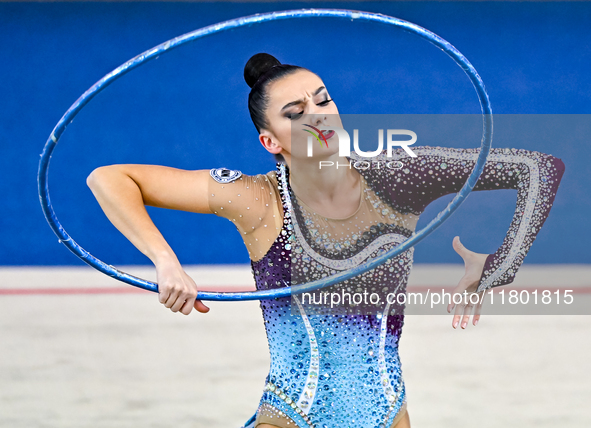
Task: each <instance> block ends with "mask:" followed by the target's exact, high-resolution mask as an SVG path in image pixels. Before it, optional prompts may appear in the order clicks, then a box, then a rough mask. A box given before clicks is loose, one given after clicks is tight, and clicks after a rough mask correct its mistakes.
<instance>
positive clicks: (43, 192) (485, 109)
mask: <svg viewBox="0 0 591 428" xmlns="http://www.w3.org/2000/svg"><path fill="white" fill-rule="evenodd" d="M317 17H326V18H340V19H349V20H352V21H355V20H356V21H372V22H378V23H382V24H388V25H394V26H396V27H399V28H401V29H403V30H405V31H408V32H411V33H413V34H416V35H418V36H420V37H422V38H423V39H426V40H427V41H429V42H431V43H432V44H434V45H435V46H437V47H438V48H440V49H441V50H443V51H444V52H445V53H446V54H447V55H449V56H450V57H451V58H452V59H453V60H454V61H455V62H456V64H458V65H459V66H460V67H461V68H462V69H463V70H464V72H465V73H466V74H467V75H468V77H469V79H470V81H471V82H472V84H473V85H474V88H475V89H476V93H477V95H478V100H479V102H480V107H481V110H482V116H483V119H482V121H483V123H482V140H481V146H480V149H481V150H480V153H479V155H478V159H477V161H476V164H475V165H474V169H473V170H472V172H471V174H470V176H469V177H468V179H467V180H466V183H465V184H464V186H463V187H462V188H461V189H460V191H459V192H458V193H457V194H456V196H455V197H454V198H453V200H452V201H451V202H450V203H449V204H448V205H447V207H445V208H444V209H443V210H442V211H441V212H440V213H439V214H438V215H437V216H436V217H435V218H434V219H433V220H432V221H431V222H430V223H429V224H428V225H427V226H425V227H424V228H423V229H421V230H420V231H418V232H416V233H415V234H413V236H411V237H410V238H408V239H407V240H406V241H404V242H403V243H401V244H400V245H398V246H397V247H396V248H392V249H391V250H389V251H387V252H386V253H384V254H382V255H381V256H379V257H377V258H375V259H373V260H372V261H371V262H367V263H363V264H361V265H359V266H357V267H355V268H353V269H350V270H348V271H344V272H341V273H338V274H335V275H332V276H330V277H326V278H322V279H320V280H316V281H313V282H309V283H306V284H299V285H294V286H290V287H289V286H288V287H284V288H279V289H273V290H258V291H246V292H211V291H200V292H199V293H198V294H197V299H199V300H260V299H273V298H279V297H286V296H290V295H291V294H296V293H302V292H310V291H313V290H317V289H320V288H324V287H328V286H330V285H333V284H335V283H337V282H341V281H344V280H347V279H349V278H352V277H354V276H357V275H360V274H362V273H364V272H367V271H368V270H371V269H373V268H374V267H376V266H378V265H380V264H382V263H384V262H386V261H387V260H388V259H390V258H392V257H395V256H397V255H398V254H400V253H402V252H403V251H406V250H408V249H409V248H411V247H412V246H414V245H416V244H417V243H419V242H420V241H422V240H423V239H425V238H426V237H427V236H428V235H429V234H430V233H431V232H433V231H434V230H435V229H436V228H437V227H439V226H440V225H441V224H442V223H443V222H444V221H445V220H446V219H447V218H448V217H449V216H450V215H451V214H452V213H453V212H454V211H455V210H456V209H457V208H458V207H459V206H460V204H461V203H462V202H463V201H464V200H465V199H466V197H467V196H468V194H469V193H470V192H471V191H472V189H473V188H474V186H475V185H476V182H477V181H478V178H479V177H480V174H481V173H482V171H483V169H484V165H485V163H486V159H487V157H488V154H489V152H490V147H491V142H492V109H491V106H490V101H489V99H488V94H487V93H486V90H485V88H484V83H483V82H482V79H481V78H480V76H479V75H478V73H477V72H476V70H475V69H474V67H473V66H472V64H470V62H469V61H468V60H467V59H466V58H465V57H464V56H463V55H462V54H461V53H460V52H459V51H458V50H457V49H456V48H454V47H453V46H452V45H451V44H450V43H448V42H447V41H445V40H444V39H442V38H441V37H439V36H438V35H436V34H434V33H432V32H430V31H429V30H426V29H425V28H422V27H420V26H418V25H415V24H413V23H411V22H408V21H404V20H402V19H398V18H394V17H391V16H387V15H382V14H378V13H371V12H361V11H354V10H344V9H300V10H286V11H280V12H271V13H263V14H256V15H250V16H246V17H242V18H236V19H231V20H229V21H224V22H220V23H218V24H214V25H210V26H207V27H204V28H200V29H198V30H195V31H192V32H190V33H187V34H184V35H181V36H179V37H176V38H174V39H171V40H169V41H167V42H164V43H162V44H160V45H158V46H156V47H154V48H152V49H149V50H147V51H145V52H143V53H141V54H140V55H138V56H136V57H135V58H132V59H130V60H129V61H127V62H126V63H125V64H123V65H121V66H119V67H117V68H116V69H115V70H113V71H112V72H110V73H109V74H107V75H106V76H105V77H103V78H102V79H101V80H99V81H98V82H97V83H95V84H94V85H93V86H92V87H91V88H90V89H88V90H87V91H86V92H85V93H84V94H82V96H81V97H80V98H78V99H77V100H76V102H75V103H74V104H72V106H71V107H70V108H69V109H68V111H66V113H65V114H64V115H63V116H62V118H61V119H60V121H59V122H58V123H57V125H56V126H55V128H54V129H53V131H52V133H51V135H50V136H49V138H48V140H47V142H46V143H45V147H44V148H43V153H42V154H41V160H40V162H39V171H38V189H39V198H40V201H41V206H42V208H43V213H44V214H45V218H46V219H47V221H48V223H49V226H50V227H51V228H52V230H53V231H54V232H55V234H56V235H57V236H58V238H59V240H60V242H61V243H62V244H64V245H65V246H66V247H67V248H68V249H69V250H70V251H72V252H73V253H74V254H75V255H76V256H78V257H79V258H80V259H82V261H84V262H85V263H87V264H89V265H90V266H92V267H93V268H95V269H97V270H99V271H101V272H103V273H104V274H106V275H109V276H111V277H113V278H115V279H117V280H119V281H123V282H125V283H127V284H131V285H133V286H136V287H139V288H143V289H145V290H150V291H154V292H158V284H155V283H153V282H150V281H147V280H145V279H141V278H138V277H135V276H133V275H130V274H128V273H125V272H122V271H120V270H118V269H116V268H115V267H113V266H111V265H108V264H106V263H104V262H103V261H101V260H99V259H97V258H96V257H94V256H93V255H92V254H90V253H89V252H88V251H86V250H85V249H84V248H82V247H81V246H80V245H78V244H77V243H76V242H75V241H74V240H73V239H72V237H71V236H70V235H68V233H67V232H66V231H65V229H64V228H63V226H62V225H61V223H60V222H59V220H58V218H57V216H56V214H55V211H54V210H53V207H52V205H51V200H50V197H49V185H48V175H49V161H50V159H51V155H52V153H53V150H54V149H55V147H56V145H57V142H58V141H59V139H60V137H61V136H62V134H63V133H64V131H65V129H66V127H67V126H68V125H69V124H70V123H71V122H72V120H73V119H74V117H75V116H76V115H77V114H78V113H79V112H80V110H81V109H82V108H83V107H84V106H85V105H86V104H88V103H89V102H90V100H92V99H93V98H94V97H95V96H96V95H97V94H98V93H99V92H101V91H102V90H103V89H105V88H106V87H107V86H108V85H110V84H111V83H112V82H114V81H115V80H117V79H118V78H120V77H122V76H123V75H125V74H127V73H129V72H130V71H131V70H133V69H135V68H137V67H139V66H140V65H142V64H145V63H146V62H148V61H150V60H152V59H155V58H157V57H158V56H160V55H162V54H164V53H166V52H169V51H171V50H173V49H174V48H177V47H179V46H181V45H184V44H186V43H189V42H192V41H194V40H197V39H199V38H202V37H205V36H210V35H212V34H215V33H219V32H221V31H226V30H230V29H233V28H237V27H243V26H246V25H253V24H260V23H263V22H268V21H276V20H280V19H294V18H317Z"/></svg>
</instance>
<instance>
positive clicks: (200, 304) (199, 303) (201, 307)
mask: <svg viewBox="0 0 591 428" xmlns="http://www.w3.org/2000/svg"><path fill="white" fill-rule="evenodd" d="M193 307H194V308H195V309H197V310H198V311H199V312H201V313H202V314H205V313H207V312H209V307H208V306H205V305H204V304H203V302H202V301H201V300H195V305H194V306H193Z"/></svg>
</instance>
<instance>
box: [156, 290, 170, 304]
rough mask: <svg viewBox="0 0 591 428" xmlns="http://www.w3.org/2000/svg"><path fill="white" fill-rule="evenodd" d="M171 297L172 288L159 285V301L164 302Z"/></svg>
mask: <svg viewBox="0 0 591 428" xmlns="http://www.w3.org/2000/svg"><path fill="white" fill-rule="evenodd" d="M169 297H170V289H168V288H166V287H164V286H162V287H158V301H159V302H160V303H162V304H164V303H165V302H166V301H167V300H168V298H169Z"/></svg>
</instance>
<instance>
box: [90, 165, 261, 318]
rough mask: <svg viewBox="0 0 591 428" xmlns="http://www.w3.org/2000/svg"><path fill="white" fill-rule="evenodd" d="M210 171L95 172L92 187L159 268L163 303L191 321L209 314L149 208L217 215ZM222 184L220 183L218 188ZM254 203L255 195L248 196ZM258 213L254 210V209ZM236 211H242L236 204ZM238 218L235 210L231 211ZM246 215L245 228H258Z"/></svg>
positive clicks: (124, 168) (132, 168) (136, 168)
mask: <svg viewBox="0 0 591 428" xmlns="http://www.w3.org/2000/svg"><path fill="white" fill-rule="evenodd" d="M213 183H215V181H214V180H213V178H212V177H211V175H210V170H194V171H189V170H181V169H176V168H169V167H164V166H158V165H133V164H126V165H110V166H103V167H100V168H97V169H95V170H94V171H93V172H92V173H91V174H90V175H89V176H88V179H87V184H88V186H89V187H90V189H91V190H92V192H93V194H94V195H95V197H96V199H97V201H98V203H99V204H100V206H101V208H102V209H103V211H104V212H105V214H106V216H107V217H108V219H109V220H110V221H111V222H112V223H113V225H114V226H115V227H116V228H117V229H118V230H119V231H120V232H121V233H122V234H123V235H124V236H125V237H126V238H127V239H129V241H130V242H131V243H132V244H133V245H134V246H135V247H136V248H137V249H138V250H140V251H141V252H142V253H143V254H145V255H146V256H147V257H148V258H149V259H150V260H151V261H152V262H153V263H154V265H155V266H156V271H157V276H158V292H159V300H160V302H161V303H162V304H164V306H166V307H167V308H169V309H171V310H172V311H173V312H178V311H180V312H181V313H183V314H185V315H188V314H189V313H190V312H191V310H192V308H193V307H194V308H195V309H197V310H198V311H200V312H207V311H208V310H209V308H207V307H206V306H205V305H204V304H203V303H202V302H200V301H195V298H196V296H197V286H196V284H195V282H194V281H193V279H192V278H190V277H189V276H188V275H187V274H186V272H185V271H184V270H183V268H182V266H181V264H180V262H179V260H178V258H177V257H176V254H175V253H174V251H173V250H172V248H171V247H170V245H169V244H168V243H167V242H166V240H165V239H164V237H163V236H162V234H161V233H160V231H159V230H158V228H157V227H156V226H155V225H154V223H153V222H152V220H151V218H150V216H149V215H148V212H147V211H146V208H145V206H146V205H149V206H154V207H159V208H168V209H175V210H181V211H190V212H195V213H204V214H213V213H214V211H213V210H212V209H211V208H210V196H209V195H210V187H211V186H215V184H213ZM216 184H217V183H216ZM244 198H245V199H246V200H248V198H249V195H248V194H247V193H245V194H244ZM253 207H254V206H253ZM236 209H239V206H238V204H236ZM228 213H229V214H231V213H232V208H229V209H228ZM256 214H258V213H257V210H256V209H253V210H252V214H251V212H250V210H249V212H248V213H240V214H239V215H240V217H239V219H240V221H239V224H242V223H241V221H242V219H243V220H244V222H245V223H248V222H252V220H251V218H252V216H253V215H256Z"/></svg>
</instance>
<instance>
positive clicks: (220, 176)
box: [209, 168, 242, 183]
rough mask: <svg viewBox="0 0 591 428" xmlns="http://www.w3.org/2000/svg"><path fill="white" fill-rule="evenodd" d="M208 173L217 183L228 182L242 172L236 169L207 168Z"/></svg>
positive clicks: (238, 176)
mask: <svg viewBox="0 0 591 428" xmlns="http://www.w3.org/2000/svg"><path fill="white" fill-rule="evenodd" d="M209 174H210V175H211V176H212V177H213V179H214V180H215V181H217V182H218V183H230V182H232V181H234V180H236V179H237V178H240V176H241V175H242V172H240V171H238V170H237V169H228V168H212V169H210V170H209Z"/></svg>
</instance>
